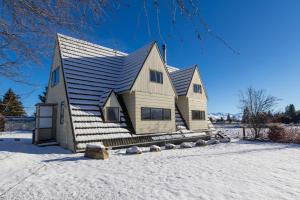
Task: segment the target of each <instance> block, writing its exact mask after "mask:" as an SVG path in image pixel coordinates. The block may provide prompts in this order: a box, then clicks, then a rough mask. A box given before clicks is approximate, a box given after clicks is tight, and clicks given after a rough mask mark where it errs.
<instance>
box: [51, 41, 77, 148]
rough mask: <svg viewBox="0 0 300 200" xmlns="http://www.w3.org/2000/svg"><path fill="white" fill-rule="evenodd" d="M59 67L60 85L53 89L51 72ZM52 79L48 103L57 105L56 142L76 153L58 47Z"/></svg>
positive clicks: (55, 53)
mask: <svg viewBox="0 0 300 200" xmlns="http://www.w3.org/2000/svg"><path fill="white" fill-rule="evenodd" d="M58 66H59V68H60V70H59V83H58V84H57V85H56V86H54V87H51V72H52V71H54V70H55V69H56V68H57V67H58ZM51 72H50V78H49V81H48V93H47V102H46V103H57V104H58V105H57V116H56V119H57V121H56V140H57V142H58V143H59V144H60V145H61V146H62V147H64V148H67V149H70V150H72V151H74V141H73V134H72V126H71V121H70V111H69V107H68V101H67V96H66V90H65V85H64V78H63V71H62V67H61V60H60V55H59V51H58V46H57V45H56V48H55V52H54V59H53V63H52V67H51ZM61 102H64V123H63V124H60V109H61V108H60V104H61Z"/></svg>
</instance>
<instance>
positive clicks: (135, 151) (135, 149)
mask: <svg viewBox="0 0 300 200" xmlns="http://www.w3.org/2000/svg"><path fill="white" fill-rule="evenodd" d="M141 153H143V151H142V150H141V149H140V148H139V147H138V146H132V147H129V148H128V149H126V154H141Z"/></svg>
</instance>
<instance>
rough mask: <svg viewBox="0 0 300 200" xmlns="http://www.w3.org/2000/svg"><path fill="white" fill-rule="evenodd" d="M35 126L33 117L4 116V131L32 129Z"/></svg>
mask: <svg viewBox="0 0 300 200" xmlns="http://www.w3.org/2000/svg"><path fill="white" fill-rule="evenodd" d="M34 127H35V118H34V117H9V116H8V117H5V119H4V131H16V130H23V131H32V130H33V129H34ZM0 130H1V122H0Z"/></svg>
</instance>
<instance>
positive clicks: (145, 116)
mask: <svg viewBox="0 0 300 200" xmlns="http://www.w3.org/2000/svg"><path fill="white" fill-rule="evenodd" d="M141 119H142V120H171V109H164V108H145V107H144V108H143V107H142V108H141Z"/></svg>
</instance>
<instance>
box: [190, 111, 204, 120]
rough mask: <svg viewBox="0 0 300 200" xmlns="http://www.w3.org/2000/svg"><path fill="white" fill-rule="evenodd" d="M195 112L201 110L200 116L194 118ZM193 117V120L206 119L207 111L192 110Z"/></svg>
mask: <svg viewBox="0 0 300 200" xmlns="http://www.w3.org/2000/svg"><path fill="white" fill-rule="evenodd" d="M193 112H199V118H194V115H193ZM191 115H192V116H191V117H192V120H201V121H205V119H206V113H205V111H204V110H191Z"/></svg>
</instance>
